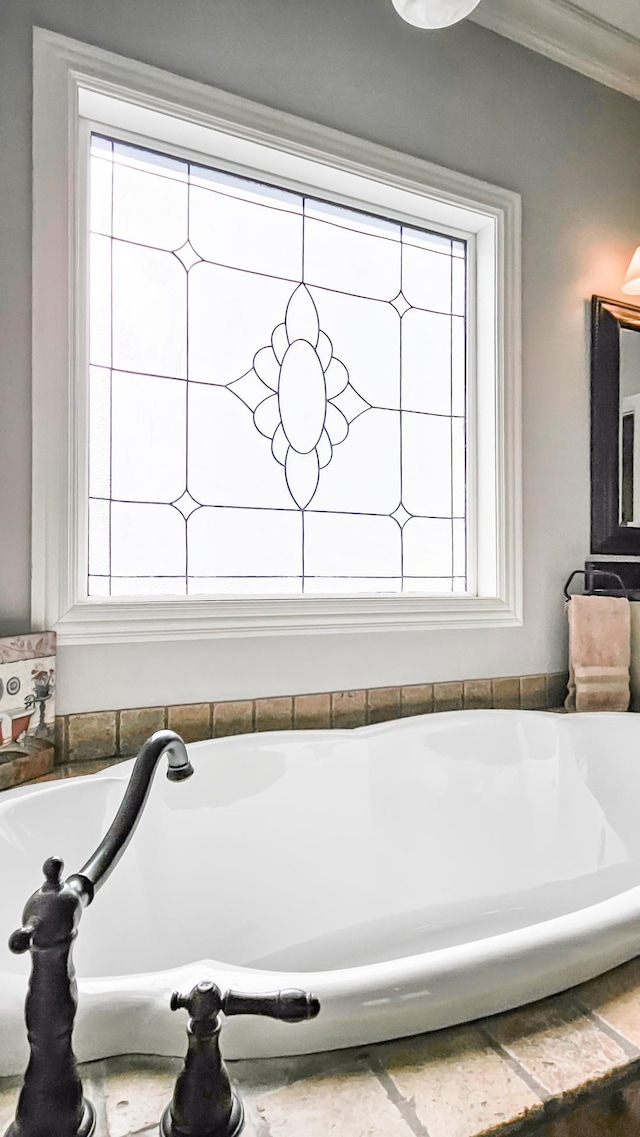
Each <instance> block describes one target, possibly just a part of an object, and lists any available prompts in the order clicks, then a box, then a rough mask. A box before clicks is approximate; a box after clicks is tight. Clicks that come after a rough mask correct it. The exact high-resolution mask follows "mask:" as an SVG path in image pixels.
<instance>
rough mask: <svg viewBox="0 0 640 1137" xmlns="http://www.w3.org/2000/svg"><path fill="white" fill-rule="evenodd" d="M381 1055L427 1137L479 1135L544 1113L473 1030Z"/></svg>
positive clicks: (407, 1042) (407, 1043)
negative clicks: (411, 1103) (410, 1103)
mask: <svg viewBox="0 0 640 1137" xmlns="http://www.w3.org/2000/svg"><path fill="white" fill-rule="evenodd" d="M378 1053H379V1054H380V1056H381V1057H382V1060H383V1062H384V1064H385V1066H386V1068H387V1070H388V1072H389V1074H390V1075H391V1078H392V1079H393V1081H394V1083H395V1085H396V1086H397V1088H398V1090H399V1091H400V1093H401V1094H402V1096H403V1097H404V1098H406V1099H408V1100H409V1101H413V1103H414V1107H415V1112H416V1115H417V1120H418V1123H419V1124H420V1125H421V1126H424V1127H425V1130H426V1131H427V1132H428V1134H429V1137H476V1135H479V1134H482V1133H492V1132H494V1131H495V1130H496V1129H499V1128H500V1127H502V1126H504V1125H505V1124H506V1123H508V1122H511V1123H513V1122H515V1121H522V1120H523V1118H525V1117H527V1118H529V1117H531V1118H533V1117H534V1115H536V1114H538V1115H539V1114H541V1112H542V1101H541V1100H540V1098H539V1097H538V1096H537V1095H536V1094H535V1093H534V1091H533V1090H532V1089H531V1088H530V1087H529V1086H528V1085H527V1083H526V1082H525V1080H524V1079H523V1078H520V1077H519V1075H518V1074H517V1072H516V1071H515V1070H514V1069H513V1068H512V1067H511V1066H510V1065H509V1063H508V1062H506V1061H504V1059H502V1058H501V1057H500V1055H499V1054H497V1053H496V1051H495V1050H494V1049H493V1048H492V1047H491V1046H490V1045H489V1044H488V1042H487V1040H486V1038H484V1037H483V1036H482V1034H481V1033H480V1031H478V1030H476V1029H475V1028H474V1027H465V1026H462V1027H457V1028H454V1029H453V1030H444V1031H437V1032H435V1033H434V1034H432V1035H423V1036H421V1037H418V1038H411V1039H403V1040H402V1041H400V1042H398V1043H392V1044H390V1045H388V1046H384V1047H382V1048H381V1050H379V1051H378Z"/></svg>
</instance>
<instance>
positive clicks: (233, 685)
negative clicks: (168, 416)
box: [0, 0, 640, 711]
mask: <svg viewBox="0 0 640 1137" xmlns="http://www.w3.org/2000/svg"><path fill="white" fill-rule="evenodd" d="M34 24H36V25H39V26H41V27H46V28H50V29H52V30H53V31H56V32H60V33H63V34H65V35H68V36H72V37H75V38H77V39H81V40H85V41H87V42H90V43H94V44H98V45H99V46H101V47H104V48H108V49H110V50H112V51H115V52H118V53H120V54H123V55H130V56H132V57H135V58H137V59H141V60H144V61H145V62H147V63H152V64H155V65H156V66H159V67H163V68H166V69H167V70H170V71H175V72H177V73H180V74H182V75H185V76H188V77H191V78H193V79H198V80H201V81H203V82H206V83H211V84H213V85H215V86H217V87H221V88H224V89H226V90H229V91H232V92H235V93H238V94H242V95H245V96H247V97H249V98H251V99H255V100H258V101H261V102H264V103H267V104H269V105H271V106H274V107H277V108H279V109H282V110H285V111H290V112H294V113H296V114H299V115H303V116H306V117H308V118H311V119H314V120H316V121H318V122H322V123H325V124H327V125H329V126H333V127H337V128H340V129H342V130H345V131H348V132H351V133H353V134H355V135H360V136H362V137H364V138H368V139H372V140H373V141H375V142H379V143H382V144H384V145H387V146H391V147H395V148H397V149H399V150H404V151H407V152H408V153H411V154H416V155H418V156H420V157H423V158H426V159H429V160H431V161H434V162H438V163H440V164H442V165H445V166H449V167H451V168H453V169H456V170H460V171H463V172H465V173H468V174H472V175H475V176H476V177H479V178H484V179H486V180H488V181H491V182H495V183H497V184H499V185H503V186H506V187H507V188H510V189H513V190H517V191H518V192H519V193H521V194H522V199H523V214H524V244H523V257H524V279H523V293H524V295H523V298H524V326H523V335H524V355H523V374H524V555H525V626H524V628H522V629H504V630H495V631H473V632H458V631H456V632H429V633H421V632H411V633H408V634H405V635H399V634H368V635H363V636H355V635H354V636H342V637H335V636H314V637H304V636H299V637H292V638H290V639H282V638H281V639H273V638H268V637H265V638H259V639H256V640H249V639H240V640H234V641H229V642H228V643H223V642H221V641H211V642H195V643H190V644H184V645H182V644H166V645H163V644H147V645H118V646H116V645H114V646H108V647H86V648H66V649H61V651H60V660H59V708H60V710H61V711H72V710H84V709H97V708H99V707H116V706H135V705H145V704H154V703H163V702H173V703H176V702H180V701H185V702H189V701H197V700H198V699H200V698H209V699H210V698H231V697H236V696H240V695H254V696H259V695H265V694H278V693H293V692H302V691H313V690H327V689H330V688H337V687H342V686H348V687H353V686H367V685H369V686H372V685H376V684H381V685H383V684H387V683H389V684H395V683H411V682H419V681H429V680H433V679H455V678H462V677H474V676H478V677H481V676H490V675H508V674H524V673H527V672H537V671H548V670H555V669H560V668H561V667H563V666H564V662H565V654H566V632H565V627H564V617H563V612H562V604H561V586H562V584H563V581H564V579H565V577H566V576H567V575H568V573H569V570H570V569H572V568H575V567H578V566H579V565H580V564H581V562H582V561H583V560H584V557H585V554H587V553H588V551H589V550H588V541H589V508H588V505H589V503H588V495H589V462H588V434H589V432H588V425H589V422H588V354H587V352H588V348H587V344H588V337H587V322H586V321H587V315H586V313H587V304H586V302H587V300H588V298H589V297H590V295H591V293H592V292H600V293H603V294H605V295H610V296H614V295H619V283H620V281H621V279H622V276H623V274H624V270H625V268H626V263H627V261H628V259H629V257H630V255H631V253H632V251H633V249H634V248H635V246H636V245H637V244H638V241H639V240H640V103H636V102H633V101H632V100H630V99H627V98H625V97H624V96H622V95H618V94H616V93H614V92H612V91H609V90H608V89H606V88H604V87H601V86H599V85H598V84H596V83H594V82H592V81H590V80H588V79H585V78H583V77H582V76H579V75H577V74H574V73H573V72H571V71H568V70H566V69H564V68H562V67H560V66H559V65H557V64H554V63H551V62H550V61H548V60H546V59H544V58H543V57H541V56H537V55H535V54H533V53H530V52H528V51H526V50H525V49H523V48H520V47H518V46H517V45H516V44H513V43H511V42H510V41H507V40H504V39H501V38H500V37H498V36H495V35H494V34H492V33H490V32H487V31H485V30H484V29H481V28H479V27H477V26H475V25H474V24H471V23H469V22H466V23H463V24H461V25H458V26H457V27H455V28H451V29H448V30H446V31H441V32H437V33H421V32H418V31H417V30H416V29H412V28H410V27H409V26H408V25H406V24H404V23H402V22H401V21H400V20H399V19H398V18H397V16H396V15H395V13H394V11H393V9H392V7H391V3H390V0H2V3H1V5H0V115H1V118H0V201H1V202H2V209H1V211H0V264H1V266H2V273H1V276H0V297H1V312H2V326H1V329H0V367H1V368H2V387H1V406H0V431H1V437H2V445H0V478H1V482H0V485H1V486H2V491H1V500H0V548H1V550H2V551H1V554H0V555H1V558H2V589H1V595H0V634H2V633H4V634H6V633H13V632H20V631H23V630H26V629H28V627H29V555H30V553H29V546H30V500H31V485H30V409H31V408H30V286H31V282H30V257H31V247H30V209H31V206H30V167H31V153H30V114H31V33H32V26H33V25H34Z"/></svg>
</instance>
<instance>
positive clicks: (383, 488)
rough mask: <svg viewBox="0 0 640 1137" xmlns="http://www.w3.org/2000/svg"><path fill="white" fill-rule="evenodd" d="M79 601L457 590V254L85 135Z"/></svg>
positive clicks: (421, 237)
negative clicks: (83, 487) (85, 369)
mask: <svg viewBox="0 0 640 1137" xmlns="http://www.w3.org/2000/svg"><path fill="white" fill-rule="evenodd" d="M89 361H90V365H91V367H90V385H89V549H88V554H89V555H88V571H89V574H90V575H89V578H88V591H89V595H92V596H109V595H111V596H123V595H141V596H152V595H163V594H169V595H198V594H200V595H208V596H215V595H224V596H229V595H233V594H234V593H235V594H237V595H241V596H247V595H252V594H253V595H261V594H262V595H270V596H277V595H299V594H301V593H309V594H314V595H319V594H322V593H327V594H336V593H340V592H342V593H347V594H354V593H367V592H376V593H384V592H387V593H398V592H415V593H432V594H442V593H447V592H448V593H460V592H464V591H465V590H466V587H467V538H466V495H467V488H466V487H467V477H466V431H467V423H466V244H465V242H464V241H463V240H460V239H459V238H458V237H450V236H448V235H446V234H442V233H433V232H429V231H427V230H426V229H419V228H417V227H416V226H408V225H404V224H402V223H401V222H397V221H395V220H393V219H391V218H380V217H377V216H375V215H373V214H369V213H366V212H364V211H360V210H354V209H348V208H346V207H344V206H341V205H337V204H333V203H330V202H324V201H321V200H319V199H316V198H313V197H310V196H307V195H304V194H299V193H294V192H291V191H289V190H285V189H281V188H279V187H274V186H270V185H266V184H263V183H260V182H257V181H255V180H252V179H249V178H244V177H240V176H237V175H235V174H229V173H226V172H224V171H220V170H216V169H213V168H210V167H206V166H202V165H199V164H195V163H191V162H188V161H183V160H182V159H179V158H175V157H173V156H171V155H166V154H159V153H156V152H154V151H151V150H145V149H142V148H140V147H134V146H131V145H129V144H127V143H121V142H118V141H117V140H115V139H108V138H104V137H102V136H99V135H93V136H92V148H91V246H90V360H89Z"/></svg>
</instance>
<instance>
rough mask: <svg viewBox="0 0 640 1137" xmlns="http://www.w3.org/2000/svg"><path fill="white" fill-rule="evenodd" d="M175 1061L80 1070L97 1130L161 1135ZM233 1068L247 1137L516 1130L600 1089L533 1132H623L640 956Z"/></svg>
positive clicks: (10, 1109)
mask: <svg viewBox="0 0 640 1137" xmlns="http://www.w3.org/2000/svg"><path fill="white" fill-rule="evenodd" d="M181 1065H182V1063H181V1062H180V1060H179V1059H175V1058H158V1057H151V1056H133V1055H125V1056H121V1057H118V1058H110V1059H106V1060H104V1061H101V1062H92V1063H87V1064H86V1065H85V1066H83V1067H82V1068H81V1073H82V1077H83V1082H84V1086H85V1092H86V1093H87V1096H88V1097H90V1098H91V1099H92V1101H93V1102H94V1104H95V1105H96V1107H97V1114H98V1126H97V1129H96V1133H95V1137H133V1135H134V1134H135V1135H137V1137H141V1135H142V1134H147V1133H148V1134H149V1137H150V1135H151V1133H153V1134H154V1137H155V1135H156V1134H157V1124H158V1121H159V1118H160V1115H161V1113H162V1111H163V1109H164V1107H165V1106H166V1104H167V1102H168V1101H169V1100H170V1099H171V1096H172V1093H173V1085H174V1082H175V1078H176V1075H177V1073H178V1071H179V1070H180V1069H181ZM229 1070H230V1073H231V1077H232V1078H233V1080H234V1082H235V1083H236V1085H237V1086H238V1088H239V1090H240V1092H241V1095H242V1097H243V1100H244V1104H245V1110H246V1117H247V1120H246V1125H245V1128H244V1130H243V1137H265V1134H268V1135H269V1137H325V1135H326V1134H327V1133H329V1132H331V1133H332V1134H333V1135H335V1137H416V1135H417V1134H421V1135H424V1133H425V1132H426V1133H428V1134H429V1137H499V1135H500V1137H506V1135H507V1134H516V1133H521V1134H522V1137H524V1135H525V1134H529V1133H531V1134H533V1133H534V1132H536V1131H537V1130H538V1126H543V1125H545V1123H546V1122H551V1121H552V1120H556V1119H562V1118H563V1117H566V1115H567V1114H569V1112H570V1111H572V1110H573V1109H574V1108H575V1107H576V1105H578V1104H580V1102H585V1103H588V1102H593V1099H594V1095H595V1096H596V1100H595V1104H591V1105H590V1106H585V1110H584V1111H581V1113H580V1114H579V1115H576V1118H575V1121H571V1120H570V1119H569V1118H568V1117H567V1118H566V1121H565V1122H559V1128H558V1133H557V1135H555V1129H554V1128H551V1129H549V1130H547V1129H546V1128H544V1129H541V1130H540V1132H541V1133H544V1134H545V1137H554V1135H555V1137H560V1134H562V1137H592V1135H595V1134H600V1133H606V1132H611V1133H614V1132H615V1133H616V1135H617V1137H630V1135H631V1134H635V1133H636V1132H637V1130H636V1129H634V1124H635V1123H634V1117H633V1116H632V1117H627V1118H625V1116H624V1115H622V1116H621V1117H620V1118H619V1119H613V1120H612V1118H611V1113H610V1104H611V1101H612V1098H613V1095H614V1094H616V1093H617V1091H619V1090H621V1089H624V1088H625V1087H627V1086H629V1085H630V1084H631V1083H632V1082H633V1081H634V1080H637V1079H638V1076H639V1074H640V959H635V960H632V961H631V962H630V963H626V964H623V965H622V966H621V967H618V968H616V969H615V970H613V971H610V972H607V973H606V974H605V975H602V976H600V977H598V978H597V979H593V980H591V981H590V982H588V983H585V984H582V985H581V986H578V987H574V988H572V989H571V990H570V991H567V992H566V993H565V994H564V995H560V996H554V997H552V998H549V999H543V1000H541V1001H540V1002H538V1003H534V1004H531V1005H529V1006H526V1007H521V1008H519V1009H518V1010H516V1011H510V1012H507V1013H506V1014H501V1015H494V1016H492V1017H491V1018H488V1019H483V1020H478V1021H476V1022H474V1023H471V1024H465V1025H463V1026H458V1027H451V1028H448V1029H446V1030H442V1031H437V1032H434V1033H430V1034H425V1035H418V1036H415V1037H413V1038H406V1039H401V1040H399V1041H398V1042H390V1043H379V1044H377V1045H373V1046H366V1047H357V1048H353V1049H351V1050H340V1051H332V1052H330V1053H323V1054H312V1055H305V1056H299V1057H289V1058H266V1059H265V1058H263V1059H246V1060H241V1061H236V1062H230V1063H229ZM17 1093H18V1087H17V1082H16V1079H2V1080H0V1133H1V1132H3V1131H4V1129H5V1128H6V1126H7V1125H8V1124H9V1122H10V1121H11V1120H12V1118H13V1114H14V1110H15V1103H16V1099H17ZM598 1098H599V1099H600V1100H599V1101H598ZM617 1104H618V1103H617V1102H616V1100H615V1099H613V1106H612V1108H615V1106H616V1105H617ZM636 1121H637V1118H636ZM265 1123H266V1127H265ZM613 1125H614V1126H615V1128H612V1127H611V1126H613Z"/></svg>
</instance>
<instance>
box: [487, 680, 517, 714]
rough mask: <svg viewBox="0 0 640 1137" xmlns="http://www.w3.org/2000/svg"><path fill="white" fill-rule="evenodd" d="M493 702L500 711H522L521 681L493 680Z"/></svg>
mask: <svg viewBox="0 0 640 1137" xmlns="http://www.w3.org/2000/svg"><path fill="white" fill-rule="evenodd" d="M491 687H492V701H493V706H494V707H495V708H496V709H498V710H516V711H517V710H519V709H520V680H519V679H518V678H517V677H512V678H507V679H492V680H491Z"/></svg>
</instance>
